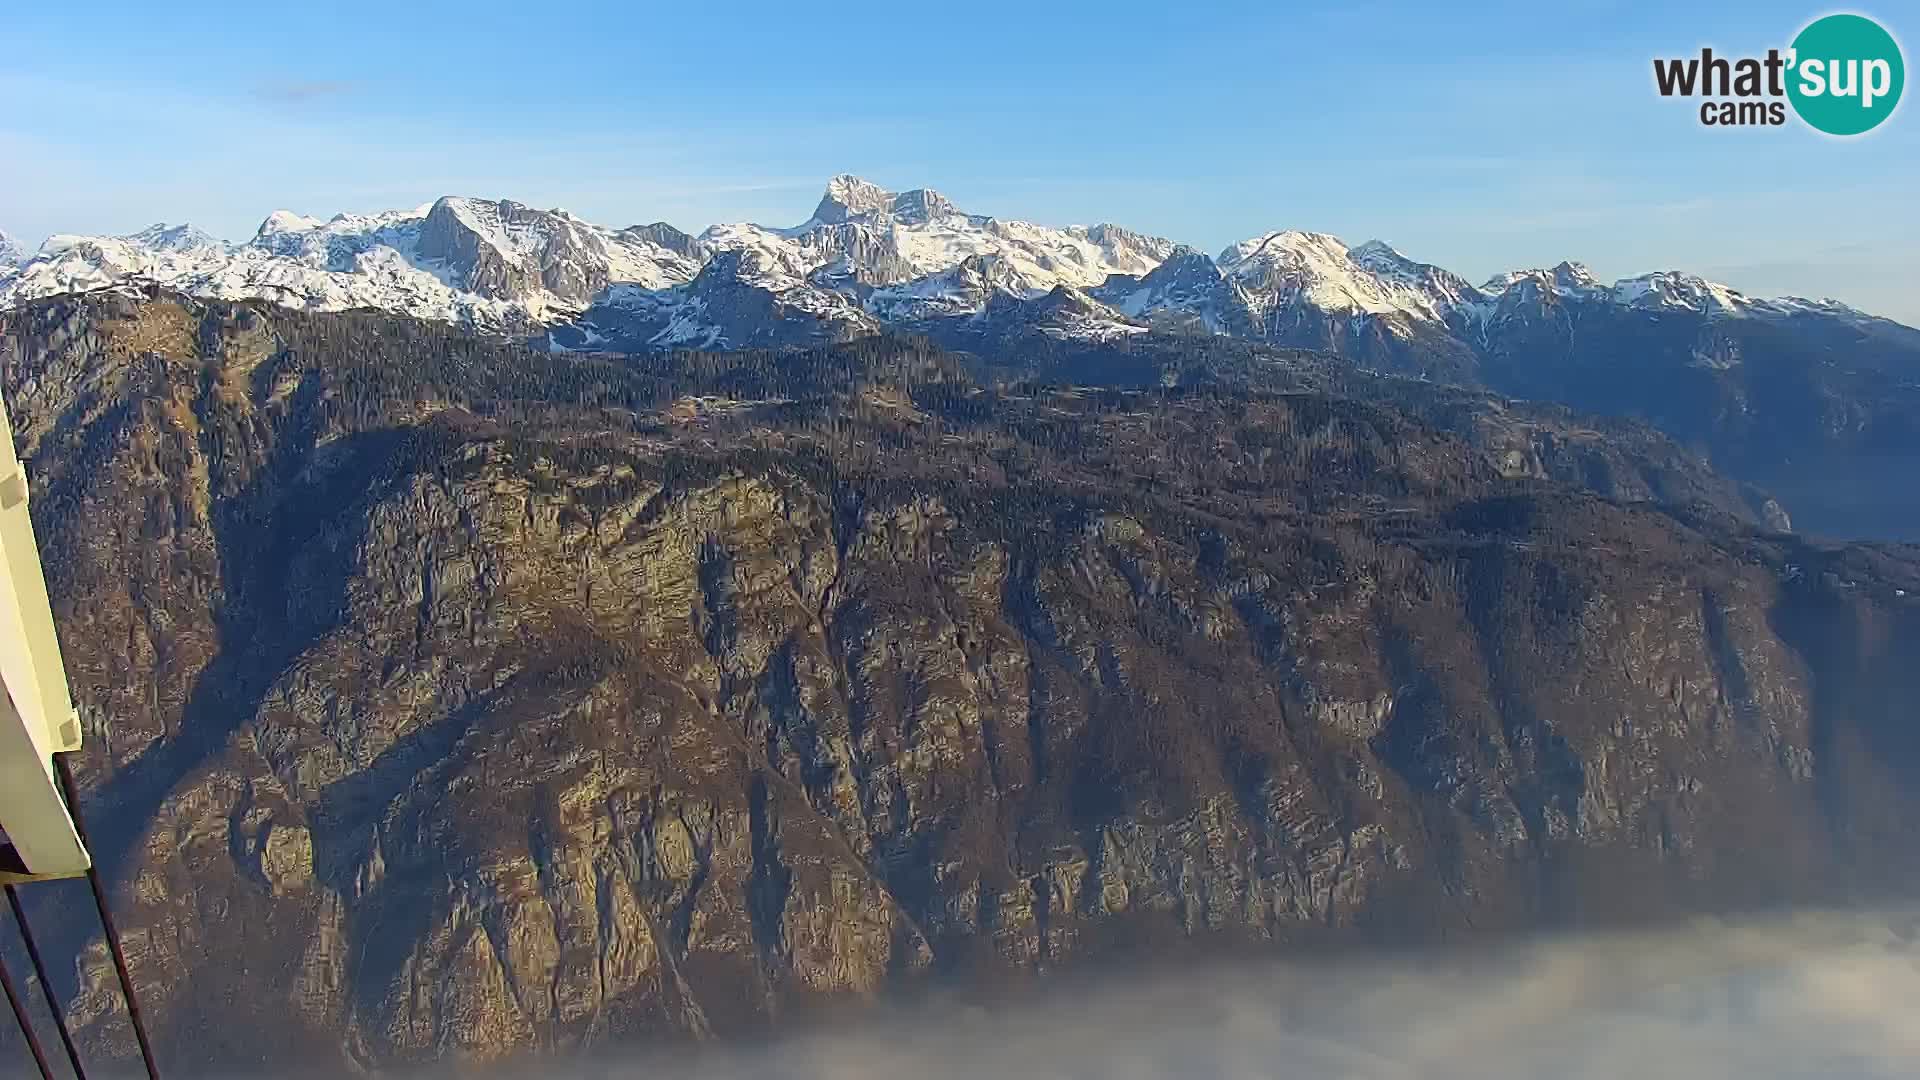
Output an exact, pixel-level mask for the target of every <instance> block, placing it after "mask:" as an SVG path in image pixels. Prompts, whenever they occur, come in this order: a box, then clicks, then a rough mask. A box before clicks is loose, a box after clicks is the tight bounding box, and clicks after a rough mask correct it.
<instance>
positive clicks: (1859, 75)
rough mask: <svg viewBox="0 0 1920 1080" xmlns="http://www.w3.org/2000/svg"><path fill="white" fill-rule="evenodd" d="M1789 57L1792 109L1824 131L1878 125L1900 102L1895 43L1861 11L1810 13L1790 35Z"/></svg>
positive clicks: (1901, 76) (1901, 78) (1902, 80)
mask: <svg viewBox="0 0 1920 1080" xmlns="http://www.w3.org/2000/svg"><path fill="white" fill-rule="evenodd" d="M1788 63H1789V64H1790V65H1791V68H1790V71H1789V74H1788V78H1787V98H1788V100H1790V101H1792V102H1793V111H1794V112H1797V113H1799V114H1800V119H1802V120H1805V121H1806V122H1807V123H1809V124H1811V125H1812V126H1813V127H1814V128H1816V129H1817V130H1820V131H1824V132H1826V133H1827V134H1829V135H1858V134H1860V133H1862V132H1865V131H1871V130H1873V129H1874V128H1875V127H1878V126H1879V124H1880V122H1881V121H1882V120H1885V119H1886V118H1887V117H1889V116H1892V115H1893V109H1894V106H1896V105H1898V104H1900V88H1901V87H1903V86H1905V85H1906V81H1907V70H1906V65H1905V64H1904V63H1902V62H1901V59H1900V45H1899V43H1897V42H1895V41H1894V40H1893V35H1892V34H1889V33H1887V32H1886V31H1885V30H1884V29H1882V28H1881V26H1880V24H1879V23H1877V22H1874V21H1873V20H1872V19H1869V18H1866V17H1865V16H1862V15H1828V16H1826V17H1825V18H1822V19H1815V20H1814V21H1813V22H1811V23H1809V24H1808V25H1807V28H1806V29H1805V30H1802V31H1800V36H1798V37H1796V38H1794V39H1793V52H1792V54H1791V59H1790V60H1789V61H1788Z"/></svg>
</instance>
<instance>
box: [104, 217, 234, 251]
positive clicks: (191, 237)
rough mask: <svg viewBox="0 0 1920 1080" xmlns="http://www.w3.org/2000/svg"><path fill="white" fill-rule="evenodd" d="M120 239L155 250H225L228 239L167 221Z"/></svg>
mask: <svg viewBox="0 0 1920 1080" xmlns="http://www.w3.org/2000/svg"><path fill="white" fill-rule="evenodd" d="M120 239H122V240H125V241H126V242H127V243H129V244H138V245H140V246H141V247H145V248H151V249H153V250H154V251H192V250H194V249H196V248H215V249H219V250H222V251H224V250H226V247H227V244H226V241H224V240H221V239H219V238H217V237H215V236H212V235H210V234H208V233H205V232H202V231H201V230H199V229H196V228H194V227H193V226H191V225H167V224H165V223H155V224H153V225H149V226H147V227H146V228H144V229H141V230H140V231H139V232H132V233H128V234H127V235H125V236H122V237H120Z"/></svg>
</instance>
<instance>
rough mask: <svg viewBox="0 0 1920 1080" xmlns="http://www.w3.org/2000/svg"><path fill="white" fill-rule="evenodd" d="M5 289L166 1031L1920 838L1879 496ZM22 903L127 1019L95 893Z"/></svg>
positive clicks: (519, 1014)
mask: <svg viewBox="0 0 1920 1080" xmlns="http://www.w3.org/2000/svg"><path fill="white" fill-rule="evenodd" d="M410 335H411V336H410ZM6 341H7V349H8V354H7V356H6V358H5V371H6V379H7V384H6V389H7V393H8V399H9V402H10V404H12V405H13V407H14V409H15V422H16V426H17V428H18V430H19V431H20V432H21V438H22V442H23V453H24V454H25V455H26V456H27V457H28V459H29V467H30V468H31V469H32V470H33V475H34V477H35V483H36V494H35V503H34V509H35V513H36V519H37V520H36V524H37V526H38V528H39V529H40V535H41V537H42V542H43V545H44V546H45V553H46V558H47V562H48V568H49V573H50V579H51V581H52V585H53V591H54V594H55V603H56V609H57V610H56V616H57V618H58V620H59V625H60V628H61V632H62V637H63V643H64V645H65V648H66V652H67V658H68V663H69V668H70V670H71V673H72V677H73V682H74V689H75V693H76V698H77V700H79V701H80V702H81V703H82V709H83V716H84V718H85V720H86V723H87V725H88V729H87V731H88V748H87V751H86V756H85V757H84V759H83V760H82V761H81V762H80V765H81V771H82V774H83V777H84V783H85V785H86V787H87V789H88V792H89V794H88V798H89V800H90V805H91V807H92V808H93V814H94V817H95V819H96V821H97V822H98V823H99V828H98V832H99V833H100V834H101V835H100V841H101V842H100V844H99V845H98V846H99V848H100V855H101V858H102V861H103V863H104V864H105V865H106V866H107V868H108V870H109V872H110V876H111V878H112V881H113V882H114V887H115V896H116V902H117V903H118V904H119V905H120V907H121V910H122V911H123V913H124V914H123V916H122V918H123V925H124V927H125V937H126V941H127V945H128V949H129V952H130V955H131V957H132V959H133V965H134V969H135V971H136V973H137V975H138V977H139V978H140V980H141V983H142V991H143V996H144V998H145V1001H146V1003H147V1007H148V1009H149V1012H150V1013H151V1016H152V1022H153V1024H154V1025H155V1027H156V1029H157V1031H158V1032H159V1033H160V1034H161V1040H162V1047H163V1051H164V1053H165V1054H166V1056H167V1057H168V1058H169V1059H170V1060H172V1061H174V1062H178V1063H182V1064H185V1065H203V1064H212V1063H222V1064H232V1063H234V1062H258V1061H263V1060H273V1061H278V1060H285V1059H286V1058H287V1057H288V1056H289V1055H295V1054H303V1053H311V1054H314V1055H321V1056H320V1057H317V1058H310V1060H339V1061H342V1062H345V1063H348V1064H350V1065H353V1066H356V1067H360V1068H370V1069H378V1068H383V1067H387V1066H393V1065H399V1064H404V1063H408V1062H415V1061H424V1060H428V1059H435V1058H442V1057H458V1058H474V1059H488V1058H495V1057H500V1056H503V1055H507V1054H511V1053H517V1052H523V1051H542V1052H562V1053H565V1052H575V1051H578V1050H580V1049H582V1048H585V1047H589V1046H592V1045H595V1044H598V1043H601V1042H603V1041H605V1040H609V1039H615V1038H625V1037H640V1036H648V1037H667V1038H689V1039H706V1038H726V1037H729V1036H732V1035H736V1034H739V1033H743V1032H751V1031H757V1030H764V1029H765V1028H766V1027H767V1026H769V1025H772V1024H777V1023H785V1022H789V1021H791V1020H793V1019H794V1018H795V1017H796V1016H797V1015H801V1014H804V1013H805V1012H807V1011H808V1010H810V1009H813V1008H816V1007H822V1006H825V1005H828V1004H831V1003H835V1002H840V1001H858V1000H861V999H866V998H871V997H874V996H876V995H880V994H884V993H889V992H891V991H892V990H894V989H897V988H900V987H903V986H910V985H914V984H916V983H919V982H924V981H926V980H929V979H934V978H940V977H943V975H942V973H949V974H951V973H966V974H968V975H970V976H975V977H979V978H999V977H1009V976H1023V975H1025V974H1028V973H1032V972H1036V971H1043V970H1047V969H1050V968H1054V967H1058V966H1060V965H1066V964H1072V963H1079V962H1083V961H1088V960H1092V959H1096V958H1100V957H1104V956H1110V955H1119V954H1121V953H1123V952H1126V951H1131V950H1144V949H1161V948H1172V947H1183V946H1184V947H1203V946H1205V945H1207V944H1209V943H1212V944H1236V945H1238V944H1244V943H1253V942H1265V943H1285V942H1289V941H1298V940H1308V939H1316V940H1317V939H1320V938H1324V937H1332V938H1334V939H1359V938H1362V937H1364V936H1367V935H1369V934H1377V933H1383V932H1388V931H1389V930H1391V932H1393V933H1402V934H1434V935H1439V934H1446V933H1452V932H1455V931H1459V930H1461V929H1463V928H1466V927H1480V928H1485V927H1498V926H1510V927H1532V926H1540V925H1546V924H1553V923H1558V922H1569V921H1571V922H1581V921H1601V920H1609V919H1616V918H1626V917H1632V916H1636V915H1653V914H1667V913H1672V912H1677V911H1682V910H1688V909H1689V908H1690V906H1692V905H1697V904H1701V903H1708V902H1712V903H1718V904H1726V903H1734V904H1764V903H1768V902H1774V901H1782V900H1789V899H1799V898H1808V897H1818V896H1834V895H1845V894H1848V893H1849V892H1851V891H1853V890H1857V889H1864V888H1869V887H1872V886H1873V885H1874V884H1875V883H1876V882H1879V881H1882V880H1885V879H1886V878H1887V877H1888V876H1889V875H1893V874H1895V873H1897V872H1899V871H1901V870H1903V869H1910V867H1905V866H1903V860H1904V861H1911V860H1910V845H1908V844H1906V843H1905V842H1904V838H1905V832H1904V825H1903V824H1902V823H1903V822H1904V821H1905V820H1907V817H1906V815H1908V814H1910V813H1911V812H1912V811H1913V810H1914V809H1915V808H1916V807H1915V805H1914V804H1915V802H1916V801H1920V800H1916V796H1915V792H1916V785H1915V784H1914V777H1915V766H1916V764H1920V753H1916V745H1915V743H1914V741H1913V735H1912V730H1913V729H1912V727H1911V722H1910V716H1909V714H1908V713H1906V712H1904V711H1903V709H1904V706H1901V705H1899V704H1897V702H1901V701H1910V700H1913V691H1915V690H1916V689H1920V687H1916V686H1915V685H1914V681H1915V679H1916V675H1915V674H1914V672H1915V671H1916V670H1920V666H1916V665H1915V664H1913V663H1912V661H1913V660H1914V659H1915V658H1916V656H1920V611H1916V609H1915V606H1914V605H1915V600H1914V598H1913V597H1914V595H1915V594H1916V593H1920V588H1916V578H1920V559H1916V558H1915V557H1914V556H1913V554H1912V552H1911V551H1910V550H1907V549H1899V548H1819V547H1814V546H1811V545H1807V544H1804V543H1802V542H1800V541H1796V540H1793V539H1791V538H1787V537H1780V536H1769V535H1766V534H1762V533H1758V532H1754V531H1751V530H1750V529H1749V528H1748V527H1747V526H1746V525H1744V524H1742V523H1741V522H1740V521H1739V520H1738V519H1736V518H1733V517H1729V516H1726V515H1719V514H1716V513H1714V512H1712V511H1710V510H1705V509H1700V508H1694V509H1691V510H1688V511H1686V512H1681V511H1679V510H1677V509H1675V508H1671V507H1662V506H1661V505H1659V504H1658V503H1657V502H1656V501H1642V502H1627V501H1614V500H1609V499H1602V498H1599V497H1596V496H1595V495H1593V494H1591V493H1588V492H1582V491H1579V490H1576V489H1574V488H1573V487H1570V486H1567V485H1566V484H1556V483H1554V482H1552V481H1551V480H1550V479H1542V478H1541V477H1540V476H1538V475H1530V474H1533V473H1545V474H1548V475H1551V473H1552V469H1551V468H1543V469H1538V470H1536V469H1532V468H1528V469H1518V470H1504V469H1503V468H1502V467H1501V466H1500V464H1499V462H1498V461H1497V460H1496V457H1495V451H1494V450H1489V449H1487V447H1486V446H1485V445H1484V444H1485V440H1484V439H1482V440H1481V441H1480V442H1476V441H1475V439H1476V438H1479V437H1478V436H1475V437H1472V438H1469V437H1462V436H1459V435H1455V434H1451V433H1448V432H1446V431H1443V430H1439V429H1435V428H1431V427H1425V426H1422V425H1420V424H1418V423H1416V422H1415V421H1413V420H1410V419H1408V418H1406V417H1404V416H1401V415H1399V414H1396V413H1392V412H1387V411H1381V410H1377V409H1374V408H1373V407H1369V406H1362V405H1359V404H1356V403H1351V402H1340V401H1332V400H1329V399H1325V398H1321V397H1317V396H1314V395H1299V396H1295V397H1287V396H1276V397H1266V398H1257V399H1246V398H1241V397H1235V396H1232V395H1227V396H1224V397H1217V398H1216V397H1206V396H1199V397H1193V398H1181V399H1173V400H1168V401H1161V402H1158V403H1157V404H1154V405H1153V406H1152V407H1147V406H1146V405H1143V404H1142V403H1141V402H1140V401H1138V400H1137V399H1135V398H1132V397H1129V396H1128V395H1119V394H1114V395H1107V396H1105V397H1102V396H1100V395H1088V394H1079V393H1072V392H1067V393H1057V394H1052V395H1047V394H1040V395H1025V394H1019V393H1011V392H1008V393H997V392H992V393H990V392H987V391H983V390H980V389H979V388H977V387H971V386H969V385H967V384H966V383H965V382H964V380H963V379H961V378H960V377H959V376H958V375H957V374H956V373H955V372H953V371H952V370H949V369H947V368H943V367H942V366H941V364H942V363H944V361H941V360H940V359H939V358H937V357H931V356H927V355H922V354H917V353H911V352H909V353H907V354H902V353H899V352H891V353H885V354H884V355H883V356H882V357H881V359H879V360H874V361H871V362H869V361H867V360H859V359H857V355H864V354H854V353H843V354H834V355H835V356H838V357H840V359H838V360H834V359H832V358H831V357H826V356H825V355H824V354H814V355H812V357H811V359H808V358H806V357H801V356H798V355H795V356H789V357H786V358H784V359H781V360H779V361H778V363H777V365H776V366H773V367H770V368H768V369H767V370H766V371H763V372H758V373H757V374H756V370H757V369H752V364H753V363H755V361H752V360H750V359H734V360H732V361H730V362H729V366H726V367H724V368H722V369H721V370H720V371H719V372H718V373H717V374H715V373H707V372H703V371H700V370H696V369H697V367H698V365H697V363H696V361H695V360H691V359H690V360H688V361H687V363H688V364H690V365H693V367H692V368H689V370H688V373H687V374H686V378H687V379H688V380H693V381H695V382H700V383H702V384H703V385H705V386H707V387H708V390H709V397H708V398H707V399H706V404H705V406H704V407H703V408H702V409H700V410H687V409H676V408H675V407H674V403H675V402H679V401H682V400H683V399H682V397H681V396H680V395H682V393H683V392H684V391H685V390H686V387H685V386H682V385H680V384H678V383H670V382H659V381H649V380H656V379H658V378H661V376H659V375H658V373H657V372H653V373H649V372H647V371H644V370H639V369H636V368H634V367H632V366H631V365H627V366H622V365H616V364H614V363H612V362H604V363H603V362H599V361H594V360H592V359H591V358H583V359H578V360H568V359H555V358H550V357H541V356H538V355H535V354H527V353H524V352H521V351H518V350H513V349H511V348H509V347H507V346H504V345H499V344H487V343H476V342H474V341H472V340H470V339H465V338H461V337H459V336H457V335H452V334H450V333H448V332H446V331H444V330H443V329H438V328H431V327H422V326H420V325H419V324H404V323H396V322H393V321H391V320H372V319H361V318H359V317H352V316H344V317H312V316H294V315H290V314H287V313H282V312H274V311H270V310H268V311H262V310H256V309H252V308H248V307H244V306H230V305H217V304H206V305H203V304H199V303H196V302H189V301H182V300H179V299H177V298H166V297H160V298H154V299H151V300H147V301H143V302H135V301H129V300H123V299H111V298H97V299H94V300H89V301H86V302H60V303H54V304H48V305H42V306H40V307H37V308H34V309H29V310H28V311H27V312H26V313H24V314H20V313H15V314H12V315H10V316H9V322H8V324H7V338H6ZM889 348H893V347H889ZM849 357H853V358H852V359H849ZM842 362H844V363H845V364H846V365H847V366H846V367H845V369H835V370H838V371H841V374H839V375H835V376H834V377H833V379H832V380H828V381H827V382H825V383H821V382H816V381H811V380H815V379H816V377H819V372H820V370H821V369H822V367H823V366H825V365H830V363H842ZM623 363H624V362H623ZM596 364H602V365H603V366H595V365H596ZM809 365H813V366H809ZM762 377H764V378H765V379H767V380H769V381H770V382H769V385H768V386H764V387H754V386H749V385H748V383H749V382H750V381H751V380H752V379H756V378H762ZM716 380H717V381H718V382H717V385H716ZM821 385H837V386H840V387H841V389H838V390H831V389H830V390H819V389H817V388H818V387H819V386H821ZM763 391H764V392H763ZM1596 438H1598V436H1596ZM1201 445H1204V446H1206V447H1208V448H1210V450H1209V452H1208V453H1207V454H1205V455H1201V454H1199V453H1196V452H1195V451H1194V447H1196V446H1201ZM1497 449H1498V448H1497V447H1496V448H1495V450H1497ZM1499 452H1502V453H1504V451H1503V450H1502V451H1499ZM1504 472H1511V473H1514V475H1503V473H1504ZM1656 494H1657V493H1656ZM1383 500H1386V501H1388V502H1390V503H1391V505H1390V506H1386V507H1385V508H1383V506H1382V501H1383ZM49 895H51V894H49ZM36 914H37V915H39V916H42V917H43V918H44V919H45V921H46V923H47V925H48V926H49V928H50V929H49V931H48V934H49V937H50V938H51V939H52V940H53V941H54V943H55V944H56V946H57V947H58V948H60V949H62V950H64V952H63V955H64V956H67V957H71V958H72V965H71V970H72V972H73V973H74V978H73V980H72V982H71V983H69V984H68V985H64V986H60V987H57V988H56V990H57V991H58V992H59V993H61V994H62V995H63V996H65V997H66V998H67V999H68V1000H69V1001H70V1002H71V1003H72V1005H71V1007H72V1010H73V1013H74V1016H75V1017H76V1019H77V1020H78V1022H79V1023H80V1024H81V1026H82V1028H83V1031H84V1034H85V1036H86V1038H87V1039H88V1041H89V1043H90V1044H91V1046H92V1047H94V1048H96V1049H97V1050H98V1051H100V1052H111V1051H120V1052H124V1049H123V1048H125V1047H126V1046H128V1045H129V1044H127V1043H126V1042H125V1041H124V1040H125V1036H126V1032H125V1022H124V1018H123V1017H122V1016H121V1015H120V1013H119V1012H118V1006H117V998H116V996H115V995H114V993H113V983H112V976H111V969H110V968H109V967H108V966H107V965H106V957H105V953H104V950H103V949H102V948H101V947H100V945H99V943H98V942H97V941H91V942H90V941H89V940H88V937H87V934H86V932H85V924H84V923H82V922H80V921H79V920H77V919H75V920H73V921H71V922H68V921H66V920H64V919H63V917H62V914H61V912H59V911H58V910H54V907H53V905H52V904H49V905H45V910H42V911H38V912H37V913H36Z"/></svg>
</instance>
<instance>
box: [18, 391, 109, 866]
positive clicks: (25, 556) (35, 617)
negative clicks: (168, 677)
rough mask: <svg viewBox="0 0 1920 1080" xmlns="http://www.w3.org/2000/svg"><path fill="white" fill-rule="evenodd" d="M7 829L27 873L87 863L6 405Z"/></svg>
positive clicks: (63, 698)
mask: <svg viewBox="0 0 1920 1080" xmlns="http://www.w3.org/2000/svg"><path fill="white" fill-rule="evenodd" d="M0 680H4V682H5V687H6V694H5V697H4V700H0V828H4V829H5V830H6V833H7V839H8V840H9V841H11V842H12V844H13V846H14V849H15V850H16V851H17V852H18V854H19V856H20V859H21V861H22V862H24V863H26V865H27V869H28V870H30V871H32V872H33V873H35V874H71V873H76V872H78V871H82V870H85V869H86V868H87V866H88V865H89V863H90V860H89V858H88V856H87V851H86V848H85V847H84V846H83V845H82V844H81V843H80V837H79V834H78V833H76V832H75V831H74V827H73V819H72V818H71V817H69V816H68V814H67V807H66V803H65V802H64V801H63V800H62V799H61V798H60V790H59V787H58V786H57V785H56V783H55V781H54V778H53V757H52V755H53V754H55V753H56V752H63V751H68V750H77V749H79V747H80V724H79V720H78V718H77V717H75V715H74V711H73V702H72V700H71V699H70V698H69V696H68V693H67V677H66V671H65V669H64V668H63V667H62V666H61V663H60V642H59V639H58V638H57V637H55V636H54V630H53V612H52V610H51V609H50V607H49V605H48V603H47V583H46V578H45V577H44V576H42V574H41V571H40V552H39V549H38V547H36V546H35V544H34V539H33V519H32V518H31V517H30V516H29V515H28V512H27V477H26V473H25V472H24V471H23V470H22V469H21V468H20V460H19V458H18V457H17V456H16V455H15V454H14V450H13V427H12V425H11V424H9V423H8V421H7V410H6V403H5V402H4V401H0Z"/></svg>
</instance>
